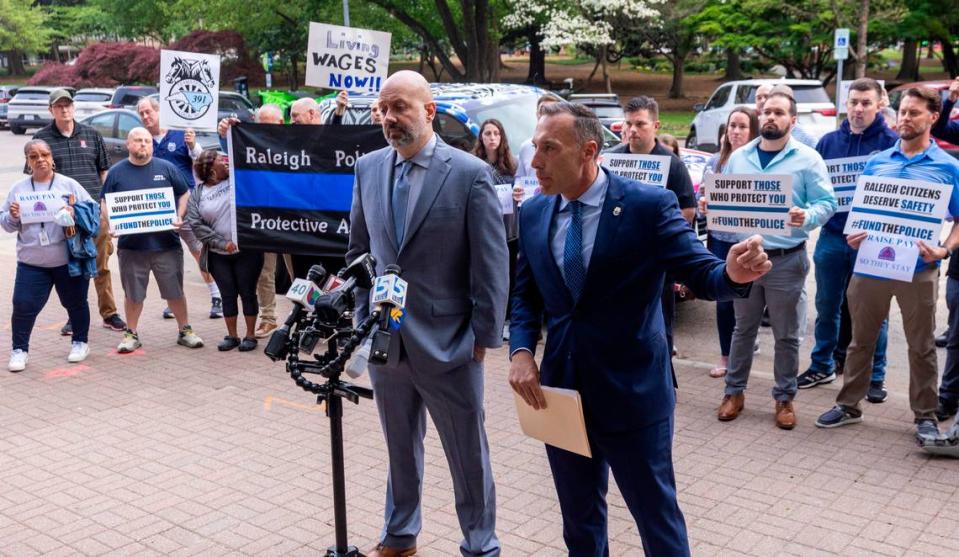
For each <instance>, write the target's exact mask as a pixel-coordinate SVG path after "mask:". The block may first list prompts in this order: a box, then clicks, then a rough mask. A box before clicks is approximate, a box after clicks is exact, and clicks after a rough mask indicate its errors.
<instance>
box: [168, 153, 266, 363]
mask: <svg viewBox="0 0 959 557" xmlns="http://www.w3.org/2000/svg"><path fill="white" fill-rule="evenodd" d="M193 171H194V172H195V173H196V176H197V179H198V182H197V186H196V189H194V190H193V194H192V195H191V196H190V201H189V203H187V209H186V221H187V222H188V223H189V224H190V226H191V227H192V229H193V233H194V234H195V235H196V238H197V240H199V241H200V243H201V244H202V246H203V247H202V248H201V250H200V269H201V270H203V271H205V272H208V273H210V274H211V275H213V279H214V280H215V281H216V283H217V285H219V287H220V294H221V295H222V297H223V320H224V321H225V322H226V330H227V336H226V337H224V338H223V342H221V343H220V344H218V345H217V349H218V350H220V351H221V352H226V351H227V350H233V349H234V348H237V347H239V348H240V352H248V351H250V350H253V349H254V348H256V334H255V331H254V328H255V327H256V315H257V312H258V311H259V305H258V304H257V301H256V283H257V280H258V279H259V277H260V270H261V269H262V268H263V253H262V252H259V251H250V250H244V251H240V250H239V249H237V246H236V243H235V242H234V241H233V206H232V197H233V196H232V192H231V191H230V190H231V186H230V180H229V178H230V170H229V168H228V167H227V165H226V161H225V160H224V159H223V157H221V156H220V155H219V153H217V151H216V149H207V150H205V151H203V152H202V153H200V156H199V157H197V159H196V162H194V163H193ZM237 296H239V298H240V300H241V301H242V304H243V321H244V324H245V325H246V336H244V337H243V340H242V341H241V340H240V338H239V336H238V335H237V330H236V320H237V316H238V315H239V313H240V311H239V306H238V305H237V301H236V299H237Z"/></svg>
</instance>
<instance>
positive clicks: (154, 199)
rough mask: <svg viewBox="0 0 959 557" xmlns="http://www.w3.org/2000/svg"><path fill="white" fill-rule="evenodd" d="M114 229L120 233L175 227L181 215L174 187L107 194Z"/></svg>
mask: <svg viewBox="0 0 959 557" xmlns="http://www.w3.org/2000/svg"><path fill="white" fill-rule="evenodd" d="M103 197H104V199H106V202H107V220H108V221H109V223H110V231H111V232H113V233H114V234H116V235H117V236H124V235H127V234H143V233H146V232H159V231H162V230H173V223H174V221H176V219H177V214H176V201H175V199H174V197H173V188H151V189H147V190H135V191H125V192H114V193H108V194H105V195H104V196H103Z"/></svg>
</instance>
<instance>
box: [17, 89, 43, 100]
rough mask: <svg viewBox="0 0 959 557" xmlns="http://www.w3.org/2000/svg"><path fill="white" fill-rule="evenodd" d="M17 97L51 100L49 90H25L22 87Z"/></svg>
mask: <svg viewBox="0 0 959 557" xmlns="http://www.w3.org/2000/svg"><path fill="white" fill-rule="evenodd" d="M16 98H17V99H18V100H21V101H39V100H49V99H50V93H49V92H47V91H37V90H33V91H29V90H27V91H24V90H23V89H21V90H20V91H18V92H17V96H16Z"/></svg>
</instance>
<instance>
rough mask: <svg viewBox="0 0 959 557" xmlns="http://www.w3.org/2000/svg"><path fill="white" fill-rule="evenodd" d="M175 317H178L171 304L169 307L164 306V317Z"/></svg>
mask: <svg viewBox="0 0 959 557" xmlns="http://www.w3.org/2000/svg"><path fill="white" fill-rule="evenodd" d="M174 317H176V316H175V315H173V310H172V309H170V306H167V307H165V308H163V318H164V319H173V318H174Z"/></svg>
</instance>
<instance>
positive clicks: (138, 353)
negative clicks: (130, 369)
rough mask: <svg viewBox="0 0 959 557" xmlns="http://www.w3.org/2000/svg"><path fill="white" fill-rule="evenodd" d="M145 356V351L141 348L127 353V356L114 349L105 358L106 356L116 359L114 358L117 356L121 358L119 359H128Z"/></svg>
mask: <svg viewBox="0 0 959 557" xmlns="http://www.w3.org/2000/svg"><path fill="white" fill-rule="evenodd" d="M146 355H147V353H146V350H144V349H142V348H137V349H136V350H134V351H133V352H129V353H127V354H121V353H119V352H117V349H116V348H114V349H113V350H111V351H109V352H107V356H108V357H116V356H119V357H121V358H128V357H130V356H146Z"/></svg>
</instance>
